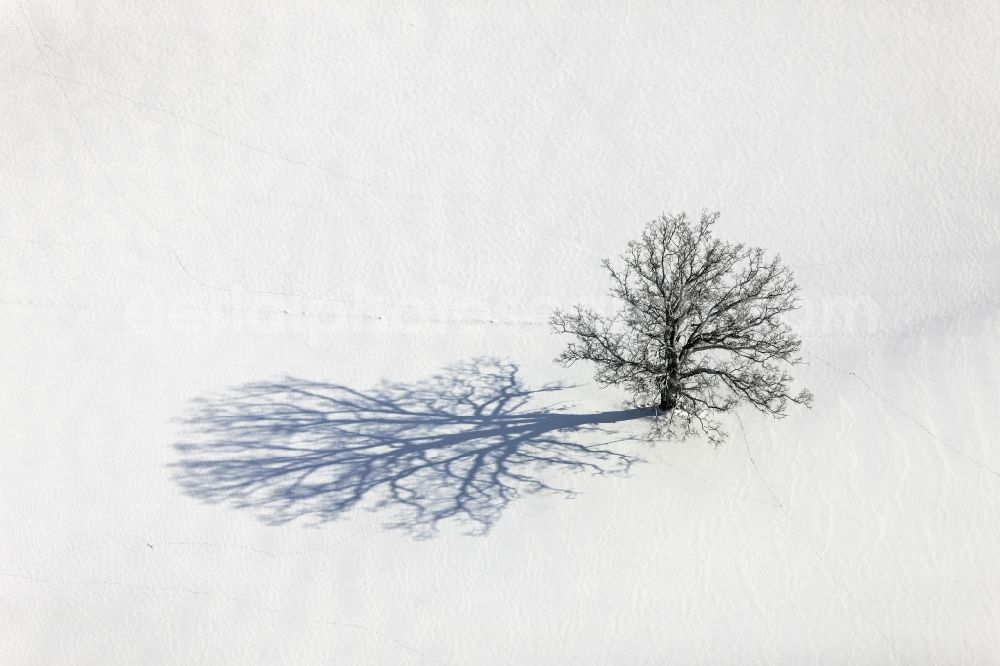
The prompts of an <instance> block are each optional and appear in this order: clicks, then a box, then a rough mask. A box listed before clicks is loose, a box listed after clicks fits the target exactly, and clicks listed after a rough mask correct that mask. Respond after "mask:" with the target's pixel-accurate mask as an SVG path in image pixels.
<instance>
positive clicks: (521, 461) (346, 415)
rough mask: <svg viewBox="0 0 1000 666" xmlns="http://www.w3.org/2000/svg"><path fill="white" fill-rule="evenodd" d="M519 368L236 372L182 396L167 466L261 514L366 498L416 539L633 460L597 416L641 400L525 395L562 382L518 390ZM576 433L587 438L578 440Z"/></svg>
mask: <svg viewBox="0 0 1000 666" xmlns="http://www.w3.org/2000/svg"><path fill="white" fill-rule="evenodd" d="M517 373H518V367H517V365H515V364H514V363H510V362H506V361H501V360H497V359H492V358H479V359H474V360H471V361H465V362H462V363H458V364H455V365H451V366H449V367H447V368H446V369H444V371H443V372H440V373H438V374H435V375H433V376H431V377H429V378H428V379H425V380H422V381H419V382H416V383H414V384H402V383H383V384H381V385H379V386H378V387H376V388H374V389H372V390H369V391H359V390H356V389H352V388H349V387H347V386H342V385H339V384H332V383H325V382H315V381H307V380H303V379H297V378H294V377H287V378H284V379H282V380H281V381H273V382H257V383H251V384H246V385H243V386H239V387H236V388H233V389H230V390H228V391H226V392H224V393H222V394H219V395H216V396H212V397H208V398H200V399H197V400H195V401H194V404H193V410H192V413H191V414H190V415H189V416H188V417H187V418H185V419H183V421H182V423H183V424H184V425H185V427H186V430H187V439H186V441H183V442H180V443H177V444H175V448H176V451H177V453H178V455H179V460H178V461H177V462H175V463H173V464H172V465H171V468H172V469H173V472H174V476H175V479H176V481H177V482H178V483H179V484H180V485H181V487H182V488H183V489H184V491H185V492H186V493H187V494H189V495H191V496H193V497H195V498H198V499H200V500H203V501H206V502H210V503H222V504H227V505H230V506H233V507H238V508H246V509H251V510H253V511H255V512H256V513H257V514H258V516H259V517H260V518H261V520H263V521H265V522H267V523H270V524H281V523H286V522H289V521H292V520H295V519H300V518H301V519H304V520H306V521H308V522H312V523H316V524H322V523H327V522H330V521H333V520H336V519H337V518H340V517H342V516H343V515H345V514H347V513H348V512H349V511H351V510H352V509H354V508H356V507H365V508H368V509H370V510H382V511H383V512H385V513H387V514H391V517H390V518H389V520H388V522H387V523H386V524H385V527H387V528H397V529H402V530H405V531H406V532H409V533H410V534H412V535H413V536H416V537H418V538H422V537H429V536H433V535H434V534H436V533H437V531H438V528H439V526H440V525H444V524H445V523H449V524H454V525H458V526H461V529H463V531H465V532H467V533H471V534H485V533H487V532H488V531H489V530H490V528H491V527H492V526H493V525H494V524H495V523H496V522H497V520H498V519H499V518H500V516H501V514H502V513H503V511H504V510H505V509H506V508H507V506H508V505H509V504H510V503H511V501H513V500H514V499H516V498H517V497H520V496H525V495H529V494H533V493H555V494H560V495H564V496H572V495H573V494H574V493H573V491H572V490H570V489H568V488H565V487H562V486H561V485H557V484H555V483H554V482H553V481H552V480H551V477H553V476H559V475H560V474H561V473H562V472H584V473H590V474H594V475H599V476H605V475H625V474H627V473H628V472H629V470H630V469H631V466H632V465H633V464H635V463H637V462H641V461H640V459H638V458H636V457H634V456H630V455H626V454H624V453H622V452H619V451H615V450H614V444H616V443H618V442H621V441H624V440H629V439H632V438H631V437H626V436H622V435H618V434H616V433H615V432H614V430H613V429H611V428H610V427H609V426H610V425H611V424H614V423H618V422H621V421H627V420H631V419H636V418H640V417H642V416H646V415H648V410H645V409H629V410H622V411H613V412H603V413H596V414H572V413H566V411H565V409H566V406H565V404H562V403H555V404H549V405H547V406H544V407H533V406H531V403H537V401H538V399H539V398H541V397H547V396H554V395H555V394H557V393H558V392H559V391H562V390H564V389H566V388H569V387H568V386H566V385H564V384H546V385H545V386H542V387H540V388H534V389H531V388H527V387H525V386H524V385H523V384H522V383H521V381H520V379H519V378H518V376H517ZM585 433H588V436H587V437H585V438H584V439H587V440H599V441H598V443H596V444H583V443H580V442H579V441H577V440H579V439H580V437H579V436H580V435H583V434H585Z"/></svg>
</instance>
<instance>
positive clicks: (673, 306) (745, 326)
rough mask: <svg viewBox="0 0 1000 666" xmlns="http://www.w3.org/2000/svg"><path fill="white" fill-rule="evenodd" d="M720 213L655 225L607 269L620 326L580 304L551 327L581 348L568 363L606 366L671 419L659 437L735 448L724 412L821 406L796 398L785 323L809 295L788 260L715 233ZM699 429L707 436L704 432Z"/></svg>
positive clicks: (642, 401)
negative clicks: (695, 438)
mask: <svg viewBox="0 0 1000 666" xmlns="http://www.w3.org/2000/svg"><path fill="white" fill-rule="evenodd" d="M718 217H719V213H718V212H715V213H707V212H703V213H702V215H701V219H700V221H698V222H697V223H693V222H691V221H689V220H688V218H687V216H686V215H685V214H683V213H682V214H680V215H676V216H672V215H664V216H661V217H660V218H659V219H657V220H654V221H652V222H650V223H649V224H648V225H647V226H646V228H645V230H644V231H643V233H642V237H641V238H640V239H639V240H636V241H630V242H629V244H628V248H627V250H626V251H625V252H624V253H623V254H622V255H621V256H620V258H619V262H617V264H613V263H612V262H611V261H609V260H607V259H605V260H604V261H603V262H602V265H603V266H604V268H605V269H606V270H607V271H608V273H609V275H610V277H611V281H612V287H611V292H610V293H611V296H612V297H613V298H615V299H616V300H617V301H620V302H621V307H620V309H619V310H618V311H617V312H616V313H615V314H614V315H612V316H610V317H608V316H603V315H601V314H598V313H596V312H594V311H593V310H590V309H586V308H582V307H580V306H576V307H575V308H573V309H572V310H571V311H563V310H556V311H555V313H554V314H553V315H552V318H551V320H550V324H551V326H552V329H553V331H555V332H556V333H568V334H570V335H572V336H573V338H574V340H573V341H572V342H570V343H569V345H568V346H567V347H566V349H565V350H563V352H562V353H561V354H560V355H559V356H558V357H557V359H556V361H557V362H559V363H562V364H563V365H566V366H569V365H572V364H573V363H575V362H576V361H591V362H593V363H594V364H595V365H596V372H595V375H594V378H595V380H596V381H597V382H598V383H599V384H601V385H602V386H607V385H619V386H622V387H623V388H624V389H625V390H626V391H628V393H629V394H630V395H631V396H632V400H631V402H632V404H635V405H637V406H645V405H650V404H651V405H654V406H655V407H657V408H658V410H660V411H662V412H663V418H657V419H656V421H655V426H654V429H653V432H654V435H655V436H666V437H668V438H681V437H686V436H689V435H692V434H695V433H697V432H698V429H700V430H701V432H703V433H704V434H706V435H707V436H708V437H709V439H711V440H712V441H714V442H716V443H718V442H721V441H722V440H723V439H724V438H725V436H726V435H725V433H724V432H723V431H722V429H721V427H720V424H719V423H718V422H717V421H716V420H714V419H713V418H712V415H713V414H714V413H719V412H726V411H729V410H731V409H732V408H734V407H735V406H736V405H738V404H740V403H741V402H746V403H749V404H750V405H752V406H753V407H755V408H756V409H758V410H759V411H761V412H764V413H765V414H770V415H772V416H774V417H777V418H781V417H783V416H785V414H786V407H787V405H788V403H790V402H791V403H796V404H802V405H806V406H809V405H811V403H812V394H811V393H810V392H809V391H808V390H805V389H803V390H801V391H800V392H798V393H796V394H793V393H791V392H790V384H791V382H792V377H791V376H790V375H789V374H788V372H787V371H786V369H785V368H784V367H783V366H787V365H794V364H798V363H801V362H802V361H801V358H800V357H799V356H798V352H799V349H800V347H801V345H802V342H801V340H800V339H799V338H798V336H796V335H795V333H794V332H793V331H792V330H791V328H790V327H789V326H788V324H786V323H785V322H783V321H782V320H781V316H782V315H784V314H786V313H788V312H790V311H792V310H795V309H796V308H797V305H796V303H797V292H798V289H799V288H798V286H797V285H796V284H795V281H794V279H793V277H792V274H791V272H790V271H789V269H788V268H787V267H785V266H783V265H782V264H781V258H780V257H779V256H775V257H774V258H773V259H765V256H764V250H762V249H760V248H753V247H747V246H746V245H744V244H742V243H738V244H732V243H727V242H725V241H722V240H720V239H718V238H716V237H714V236H713V234H712V226H713V225H714V224H715V223H716V221H717V220H718ZM696 426H697V427H696Z"/></svg>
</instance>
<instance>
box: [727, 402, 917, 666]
mask: <svg viewBox="0 0 1000 666" xmlns="http://www.w3.org/2000/svg"><path fill="white" fill-rule="evenodd" d="M733 414H734V415H735V416H736V421H737V423H739V426H740V432H741V433H742V434H743V441H744V443H745V444H746V450H747V459H748V460H749V461H750V466H751V467H753V470H754V472H755V473H756V474H757V477H758V478H759V479H760V480H761V483H763V484H764V487H765V488H767V492H768V494H770V495H771V498H772V499H773V500H774V504H775V506H776V507H777V509H778V510H779V511H780V512H781V513H782V515H784V517H785V520H787V521H788V524H789V525H791V526H792V529H793V530H795V532H796V534H798V536H799V539H801V540H802V542H803V543H805V544H806V546H807V547H808V548H809V550H811V551H812V552H813V554H814V555H815V556H816V559H818V560H819V562H820V564H822V566H823V568H824V569H826V572H827V575H828V576H830V579H831V580H832V581H833V582H834V584H835V585H836V586H837V587H838V588H840V592H841V594H843V595H844V596H845V597H846V598H847V599H848V600H849V601H850V602H851V604H853V605H854V607H855V609H857V611H858V612H859V613H860V614H861V616H862V617H863V618H865V620H866V621H867V622H868V624H869V625H871V627H872V628H873V629H875V631H877V632H878V634H879V635H880V636H881V637H882V638H883V639H884V640H885V642H886V643H887V644H888V645H889V647H890V648H891V649H892V652H893V653H894V654H896V655H898V656H899V657H900V659H902V661H903V663H904V664H905V663H907V659H906V657H905V655H903V653H902V652H900V651H899V648H897V647H896V644H895V643H894V642H893V640H892V638H890V637H889V635H888V634H887V633H886V632H885V630H884V629H882V627H881V626H879V625H878V624H877V623H876V622H875V620H873V619H872V617H871V616H870V615H869V614H868V613H867V612H866V611H865V609H864V608H863V607H862V606H861V604H860V603H859V602H858V599H857V597H855V596H854V594H852V593H851V590H850V589H849V588H848V587H847V584H846V583H845V582H844V580H843V579H842V578H840V576H838V575H837V572H836V571H834V569H833V567H832V566H831V565H830V562H829V561H828V560H827V559H826V558H825V557H823V553H821V552H820V551H819V549H818V548H817V547H816V546H815V545H814V544H813V542H812V539H810V538H809V535H808V534H806V532H805V530H803V529H802V528H801V527H799V524H798V523H797V522H796V521H795V519H794V518H793V517H792V514H791V513H790V512H789V511H788V508H787V507H786V506H785V505H784V503H783V502H782V501H781V500H780V499H779V498H778V495H777V493H775V492H774V488H772V487H771V484H770V483H769V482H768V480H767V478H766V477H765V476H764V473H763V472H762V471H761V469H760V467H759V466H758V465H757V461H756V460H754V457H753V452H752V451H751V450H750V438H749V437H748V436H747V431H746V428H744V427H743V418H742V417H741V416H740V414H739V412H738V411H734V412H733Z"/></svg>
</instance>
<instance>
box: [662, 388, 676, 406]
mask: <svg viewBox="0 0 1000 666" xmlns="http://www.w3.org/2000/svg"><path fill="white" fill-rule="evenodd" d="M658 406H659V408H660V411H663V412H669V411H670V410H672V409H673V408H674V407H676V406H677V393H675V392H674V391H672V390H670V388H667V387H664V389H663V390H662V391H660V404H659V405H658Z"/></svg>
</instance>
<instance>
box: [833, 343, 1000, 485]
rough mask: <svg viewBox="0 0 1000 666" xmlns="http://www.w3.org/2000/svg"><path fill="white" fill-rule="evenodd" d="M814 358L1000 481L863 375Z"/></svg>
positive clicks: (986, 467) (990, 468) (999, 477)
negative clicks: (864, 389) (876, 387)
mask: <svg viewBox="0 0 1000 666" xmlns="http://www.w3.org/2000/svg"><path fill="white" fill-rule="evenodd" d="M813 358H815V359H816V360H817V361H819V362H820V363H823V364H824V365H827V366H829V367H830V368H832V369H834V370H836V371H837V372H839V373H841V374H844V375H849V376H851V377H854V378H855V379H856V380H858V381H859V382H861V383H862V384H863V385H864V386H865V387H866V388H867V389H868V390H869V391H871V392H872V393H874V394H875V395H876V396H877V397H878V398H879V399H880V400H882V401H883V402H884V403H885V404H887V405H889V406H890V407H892V408H893V409H895V410H896V411H897V412H899V413H900V414H902V415H903V416H905V417H906V418H908V419H910V420H911V421H913V423H914V424H916V426H917V427H918V428H920V429H921V430H923V431H924V432H925V433H927V434H928V435H930V436H931V437H932V438H933V439H934V440H935V441H937V442H938V443H940V444H941V445H943V446H944V447H945V448H947V449H949V450H950V451H951V452H952V453H954V454H955V455H958V456H961V457H962V458H965V459H966V460H968V461H969V462H971V463H973V464H974V465H976V466H978V467H980V468H981V469H983V470H984V471H986V472H989V473H990V474H992V475H993V476H995V477H997V478H998V479H1000V472H998V471H997V470H995V469H993V468H992V467H990V466H989V465H987V464H986V463H984V462H983V461H981V460H979V459H978V458H974V457H972V456H970V455H969V454H967V453H965V452H964V451H962V450H961V449H959V448H957V447H955V446H954V445H952V444H949V443H948V442H947V441H946V440H944V439H943V438H941V437H939V436H938V435H937V434H936V433H935V432H934V431H932V430H931V429H930V428H928V427H927V426H926V425H924V424H923V423H922V422H921V421H920V420H918V419H917V418H916V417H915V416H913V415H912V414H910V413H909V412H908V411H906V410H905V409H903V408H902V407H900V406H899V405H898V404H896V403H895V402H893V401H892V400H890V399H889V398H887V397H886V396H885V395H883V394H882V393H880V392H879V391H877V390H876V389H875V387H874V386H872V385H871V384H869V383H868V381H867V380H866V379H865V378H864V377H862V376H861V375H859V374H857V373H856V372H852V371H850V370H845V369H844V368H841V367H839V366H837V365H834V364H833V363H830V362H829V361H827V360H826V359H824V358H821V357H819V356H815V355H814V356H813Z"/></svg>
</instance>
